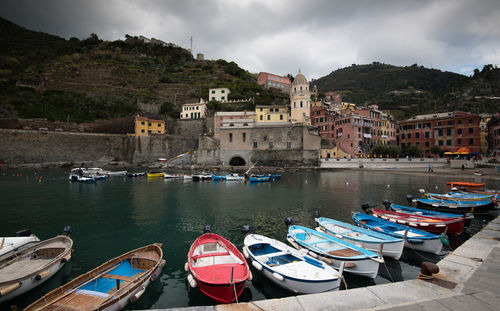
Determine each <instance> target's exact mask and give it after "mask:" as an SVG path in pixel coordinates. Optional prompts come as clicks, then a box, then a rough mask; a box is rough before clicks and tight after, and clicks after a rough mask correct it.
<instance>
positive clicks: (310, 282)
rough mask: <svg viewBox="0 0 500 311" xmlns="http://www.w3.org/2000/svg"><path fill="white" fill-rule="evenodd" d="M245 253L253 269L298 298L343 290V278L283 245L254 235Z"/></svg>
mask: <svg viewBox="0 0 500 311" xmlns="http://www.w3.org/2000/svg"><path fill="white" fill-rule="evenodd" d="M244 244H245V246H244V249H243V253H244V254H245V257H247V258H248V259H249V260H251V261H252V265H253V266H254V267H255V268H256V269H257V270H258V271H260V272H261V273H262V274H263V275H264V276H265V277H267V278H268V279H269V280H271V281H272V282H273V283H275V284H276V285H278V286H280V287H283V288H285V289H287V290H289V291H291V292H293V293H295V294H314V293H321V292H326V291H331V290H338V289H339V287H340V277H341V276H340V274H339V273H338V272H337V271H336V270H334V269H333V268H332V267H330V266H327V265H326V263H322V262H320V261H318V260H315V259H313V258H311V257H309V256H308V255H307V250H304V251H299V250H296V249H294V248H292V247H290V246H288V245H286V244H284V243H281V242H280V241H277V240H274V239H270V238H267V237H265V236H261V235H256V234H250V235H247V236H246V237H245V241H244Z"/></svg>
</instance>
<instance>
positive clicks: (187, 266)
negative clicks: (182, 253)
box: [184, 262, 189, 272]
mask: <svg viewBox="0 0 500 311" xmlns="http://www.w3.org/2000/svg"><path fill="white" fill-rule="evenodd" d="M184 271H186V272H188V271H189V264H188V263H187V262H186V263H185V264H184Z"/></svg>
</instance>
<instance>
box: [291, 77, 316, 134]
mask: <svg viewBox="0 0 500 311" xmlns="http://www.w3.org/2000/svg"><path fill="white" fill-rule="evenodd" d="M310 110H311V91H310V89H309V82H307V79H306V77H305V76H304V75H303V74H302V73H301V72H300V70H299V73H298V74H297V76H296V77H295V79H294V80H293V82H292V85H291V87H290V112H291V113H290V121H291V122H292V123H301V124H306V125H311V112H310Z"/></svg>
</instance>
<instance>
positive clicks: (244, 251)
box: [243, 248, 250, 259]
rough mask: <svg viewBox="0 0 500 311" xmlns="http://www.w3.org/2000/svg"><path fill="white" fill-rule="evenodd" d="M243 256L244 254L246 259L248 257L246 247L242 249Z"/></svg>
mask: <svg viewBox="0 0 500 311" xmlns="http://www.w3.org/2000/svg"><path fill="white" fill-rule="evenodd" d="M243 256H245V258H246V259H248V258H250V256H249V255H248V252H247V249H246V248H244V249H243Z"/></svg>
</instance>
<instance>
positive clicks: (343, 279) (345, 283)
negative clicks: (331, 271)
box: [340, 275, 348, 290]
mask: <svg viewBox="0 0 500 311" xmlns="http://www.w3.org/2000/svg"><path fill="white" fill-rule="evenodd" d="M340 279H341V280H342V282H343V283H344V287H345V289H346V290H347V289H348V288H347V282H346V281H345V278H344V276H343V275H341V276H340Z"/></svg>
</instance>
